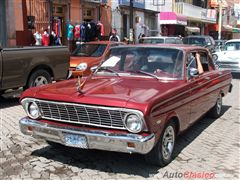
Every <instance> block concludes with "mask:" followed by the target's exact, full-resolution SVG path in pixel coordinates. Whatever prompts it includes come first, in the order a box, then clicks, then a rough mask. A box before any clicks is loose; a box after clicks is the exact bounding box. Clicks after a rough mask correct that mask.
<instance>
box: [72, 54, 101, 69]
mask: <svg viewBox="0 0 240 180" xmlns="http://www.w3.org/2000/svg"><path fill="white" fill-rule="evenodd" d="M101 59H102V57H76V56H71V57H70V67H76V66H77V65H79V64H80V63H87V64H91V65H92V64H93V65H96V64H98V63H99V62H100V61H101Z"/></svg>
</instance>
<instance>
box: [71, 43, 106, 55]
mask: <svg viewBox="0 0 240 180" xmlns="http://www.w3.org/2000/svg"><path fill="white" fill-rule="evenodd" d="M106 47H107V45H106V44H80V45H78V46H77V48H76V49H75V50H74V51H73V53H72V56H78V57H100V56H102V55H103V53H104V51H105V49H106Z"/></svg>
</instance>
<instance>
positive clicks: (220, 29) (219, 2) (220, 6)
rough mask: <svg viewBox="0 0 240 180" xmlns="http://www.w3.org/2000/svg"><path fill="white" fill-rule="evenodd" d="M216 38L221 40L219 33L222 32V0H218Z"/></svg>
mask: <svg viewBox="0 0 240 180" xmlns="http://www.w3.org/2000/svg"><path fill="white" fill-rule="evenodd" d="M218 7H219V13H218V40H221V33H222V0H218Z"/></svg>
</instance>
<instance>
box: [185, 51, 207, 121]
mask: <svg viewBox="0 0 240 180" xmlns="http://www.w3.org/2000/svg"><path fill="white" fill-rule="evenodd" d="M197 53H199V54H201V55H205V56H207V52H203V51H199V50H196V51H192V52H190V54H189V55H188V56H189V57H191V59H192V61H195V62H193V63H194V65H193V66H191V67H189V68H196V69H198V68H199V67H197V59H196V54H197ZM200 57H201V56H200ZM194 66H195V67H194ZM189 68H188V71H189ZM188 82H189V84H190V89H191V90H190V96H191V103H190V107H191V109H190V121H189V123H190V124H192V123H194V122H195V121H196V120H197V119H199V118H200V117H201V116H202V115H203V114H205V113H206V112H207V111H208V109H209V105H208V104H209V102H210V99H209V94H208V93H209V92H208V88H209V85H210V82H211V75H210V74H209V71H206V70H204V71H203V73H201V74H197V75H195V76H190V75H188Z"/></svg>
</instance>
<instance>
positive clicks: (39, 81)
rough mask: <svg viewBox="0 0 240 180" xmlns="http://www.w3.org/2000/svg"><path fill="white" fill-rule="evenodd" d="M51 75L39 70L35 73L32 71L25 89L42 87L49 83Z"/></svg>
mask: <svg viewBox="0 0 240 180" xmlns="http://www.w3.org/2000/svg"><path fill="white" fill-rule="evenodd" d="M51 82H52V80H51V75H50V74H49V72H48V71H46V70H43V69H40V70H37V71H34V72H33V73H32V74H31V76H30V78H29V80H28V84H27V87H28V88H30V87H36V86H40V85H44V84H49V83H51Z"/></svg>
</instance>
